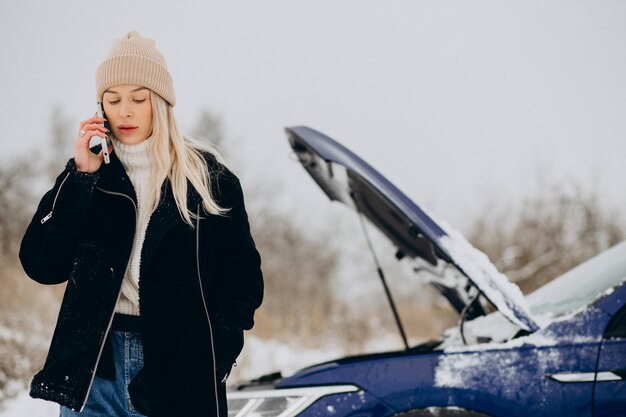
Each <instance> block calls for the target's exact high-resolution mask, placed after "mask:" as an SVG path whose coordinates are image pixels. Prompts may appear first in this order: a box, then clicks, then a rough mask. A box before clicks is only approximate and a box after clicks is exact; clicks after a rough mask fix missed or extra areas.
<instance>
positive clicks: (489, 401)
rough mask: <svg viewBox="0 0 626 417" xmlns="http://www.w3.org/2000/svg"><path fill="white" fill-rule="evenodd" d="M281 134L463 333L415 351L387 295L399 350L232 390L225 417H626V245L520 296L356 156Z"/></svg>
mask: <svg viewBox="0 0 626 417" xmlns="http://www.w3.org/2000/svg"><path fill="white" fill-rule="evenodd" d="M286 132H287V135H288V138H289V142H290V145H291V147H292V149H293V150H294V152H295V154H296V155H297V157H298V159H299V161H300V163H301V164H302V166H303V167H304V169H305V170H306V171H307V172H308V173H309V174H310V175H311V176H312V177H313V179H314V180H315V181H316V182H317V184H319V186H320V187H321V188H322V190H323V191H324V192H325V193H326V194H327V195H328V197H329V198H330V199H331V200H335V201H339V202H341V203H344V204H346V205H347V206H349V207H351V208H352V209H354V210H356V211H357V212H359V213H360V214H362V215H363V216H365V217H366V218H367V219H368V220H369V221H370V222H371V223H372V224H373V225H375V226H376V227H377V228H378V229H380V231H381V232H382V233H384V235H386V237H388V238H389V239H390V240H391V241H392V242H393V244H394V245H395V246H396V247H397V250H398V252H397V256H398V258H400V259H401V258H405V259H407V260H408V261H409V262H412V263H414V266H415V270H416V272H417V273H418V274H420V275H422V276H423V277H425V278H426V279H427V280H428V282H430V283H431V284H432V285H433V286H434V287H435V288H436V289H437V290H439V291H440V292H441V294H442V295H443V296H444V297H445V298H447V299H448V300H449V302H450V303H451V305H452V306H453V307H454V309H455V310H456V311H458V312H459V315H460V321H459V322H460V324H459V326H457V327H455V328H452V329H449V330H447V331H446V332H445V333H444V335H443V336H442V338H441V339H440V340H438V341H436V342H431V343H426V344H423V345H418V346H409V345H408V343H407V342H406V337H404V332H403V329H402V325H401V321H400V320H399V318H398V317H397V314H396V312H395V306H394V304H393V300H392V299H391V297H390V296H389V300H390V303H391V307H392V309H393V311H394V314H396V320H397V324H398V326H399V330H400V332H401V335H402V337H403V338H404V341H405V344H406V349H405V350H402V351H398V352H388V353H379V354H370V355H362V356H356V357H347V358H343V359H338V360H335V361H332V362H327V363H322V364H319V365H315V366H312V367H309V368H306V369H303V370H301V371H299V372H297V373H295V374H293V375H291V376H289V377H282V376H281V375H280V374H275V375H270V376H267V377H264V378H260V379H259V380H257V381H256V382H254V383H250V384H245V385H242V386H240V387H238V389H237V390H234V391H231V392H229V400H228V401H229V415H230V416H231V417H252V416H254V417H270V416H280V417H290V416H295V415H301V416H302V417H313V416H333V417H348V416H381V417H383V416H399V417H431V416H432V417H434V416H439V417H461V416H463V417H485V416H493V417H496V416H497V417H516V416H520V417H521V416H533V417H539V416H551V417H552V416H572V417H574V416H580V417H582V416H585V417H591V416H598V417H610V416H614V417H616V416H626V306H625V304H626V284H625V282H626V241H625V242H622V243H621V244H619V245H617V246H614V247H613V248H611V249H609V250H607V251H605V252H604V253H602V254H600V255H598V256H597V257H595V258H593V259H591V260H589V261H587V262H585V263H583V264H582V265H580V266H578V267H576V268H574V269H573V270H571V271H569V272H567V273H565V274H563V275H562V276H560V277H559V278H557V279H555V280H553V281H552V282H550V283H548V284H546V285H544V286H543V287H541V288H539V289H538V290H536V291H534V292H533V293H532V294H530V295H528V296H523V295H522V293H521V291H520V290H519V288H518V287H517V286H515V285H514V284H512V283H510V282H509V280H508V279H507V278H506V277H505V276H504V275H502V274H501V273H499V272H498V271H497V269H496V268H495V267H494V266H493V265H492V264H491V263H490V261H489V260H488V259H487V257H486V256H485V255H484V254H482V253H481V252H479V251H478V250H476V249H475V248H473V247H472V246H471V245H470V244H469V243H468V242H467V241H466V240H465V239H464V238H463V237H462V236H461V235H460V234H459V233H458V232H455V231H454V230H452V229H451V228H450V227H448V226H447V225H446V224H444V223H443V222H441V221H439V220H436V219H435V218H434V217H433V216H432V215H430V214H429V213H426V212H425V211H424V210H423V209H421V208H420V207H419V206H417V205H416V204H415V203H414V202H412V201H411V200H410V199H409V198H407V196H406V195H404V194H403V193H402V192H401V191H400V190H398V189H397V188H396V187H395V186H394V185H393V184H391V183H390V182H389V181H387V180H386V179H385V178H384V177H383V176H382V175H380V174H379V173H378V172H377V171H376V170H375V169H374V168H372V167H371V166H370V165H368V164H367V163H366V162H365V161H363V160H362V159H360V158H359V157H358V156H356V155H355V154H354V153H352V152H351V151H350V150H348V149H346V148H345V147H344V146H342V145H341V144H339V143H338V142H336V141H334V140H333V139H331V138H329V137H327V136H325V135H324V134H322V133H320V132H317V131H315V130H313V129H310V128H307V127H293V128H288V129H286ZM381 278H383V280H384V277H383V276H381ZM489 305H490V306H491V307H488V306H489Z"/></svg>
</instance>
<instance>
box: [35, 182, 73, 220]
mask: <svg viewBox="0 0 626 417" xmlns="http://www.w3.org/2000/svg"><path fill="white" fill-rule="evenodd" d="M69 176H70V173H69V172H68V173H67V174H65V178H63V181H61V185H59V189H58V190H57V193H56V194H55V195H54V201H53V202H52V208H51V209H50V213H48V214H46V215H45V216H44V218H43V219H41V220H40V221H41V224H44V223H45V222H47V221H48V220H50V217H52V212H54V206H56V205H57V198H59V193H60V192H61V189H62V188H63V184H65V181H66V180H67V177H69Z"/></svg>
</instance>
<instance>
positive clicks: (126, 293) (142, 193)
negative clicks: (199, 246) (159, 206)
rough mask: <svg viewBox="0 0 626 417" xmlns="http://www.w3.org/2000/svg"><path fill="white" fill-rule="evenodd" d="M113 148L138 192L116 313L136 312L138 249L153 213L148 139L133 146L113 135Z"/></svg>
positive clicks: (137, 306)
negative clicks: (149, 187)
mask: <svg viewBox="0 0 626 417" xmlns="http://www.w3.org/2000/svg"><path fill="white" fill-rule="evenodd" d="M113 148H114V149H115V153H116V154H117V157H118V158H119V159H120V161H121V162H122V165H124V168H125V169H126V172H127V173H128V176H129V178H130V181H131V182H132V184H133V187H134V188H135V193H136V194H137V223H136V228H135V240H134V242H133V249H132V252H131V254H130V260H129V264H128V268H127V269H126V275H125V276H124V280H123V281H122V293H121V294H120V298H119V300H118V302H117V304H116V306H115V312H117V313H122V314H131V315H135V316H138V315H139V266H140V265H141V248H142V247H143V242H144V238H145V236H146V229H147V227H148V222H149V220H150V215H151V214H152V204H153V201H154V195H150V190H149V189H148V186H149V182H150V167H151V162H152V161H151V156H150V138H148V139H146V140H144V141H143V142H140V143H138V144H135V145H125V144H123V143H121V142H120V141H118V140H116V139H115V138H113Z"/></svg>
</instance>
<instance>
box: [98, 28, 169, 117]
mask: <svg viewBox="0 0 626 417" xmlns="http://www.w3.org/2000/svg"><path fill="white" fill-rule="evenodd" d="M121 84H135V85H140V86H142V87H147V88H149V89H150V90H152V91H154V92H155V93H157V94H158V95H160V96H161V97H163V98H164V99H165V100H166V101H167V102H168V103H169V104H170V105H171V106H172V107H174V105H175V104H176V97H175V96H174V84H173V82H172V76H171V75H170V73H169V71H168V70H167V65H166V64H165V59H164V58H163V55H161V54H160V53H159V51H157V50H156V44H155V42H154V40H152V39H149V38H142V37H141V36H140V35H139V33H137V32H129V33H128V34H127V35H126V36H124V37H123V38H122V39H118V40H115V41H113V47H112V48H111V52H110V53H109V55H108V56H107V57H106V58H105V59H104V61H103V62H102V64H100V66H99V67H98V70H97V71H96V94H97V96H98V101H102V95H103V94H104V92H105V91H106V90H107V89H108V88H110V87H113V86H115V85H121Z"/></svg>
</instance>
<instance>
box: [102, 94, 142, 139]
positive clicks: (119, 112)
mask: <svg viewBox="0 0 626 417" xmlns="http://www.w3.org/2000/svg"><path fill="white" fill-rule="evenodd" d="M102 105H103V106H104V112H105V113H106V118H107V120H108V121H109V125H110V126H111V130H112V131H113V135H114V136H115V137H116V138H117V140H119V141H120V142H122V143H124V144H126V145H134V144H136V143H140V142H142V141H144V140H146V139H147V138H148V136H150V134H151V133H152V101H151V100H150V90H148V89H147V88H146V87H141V86H138V85H131V84H125V85H116V86H114V87H111V88H109V89H107V90H106V91H105V92H104V95H103V96H102Z"/></svg>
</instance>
